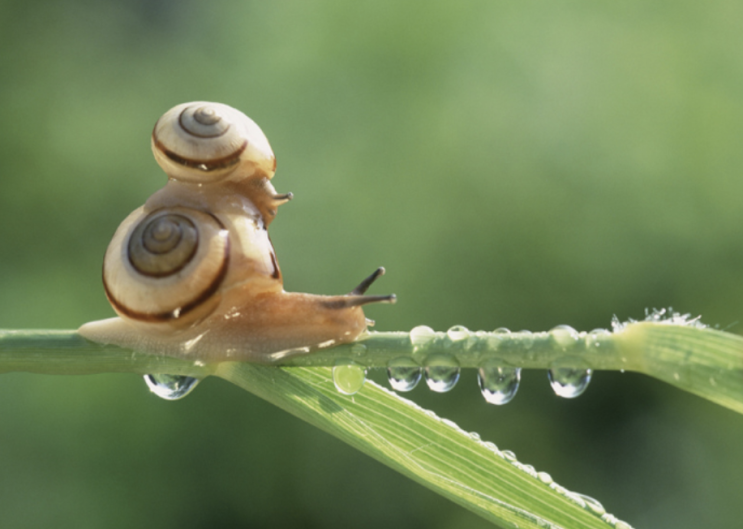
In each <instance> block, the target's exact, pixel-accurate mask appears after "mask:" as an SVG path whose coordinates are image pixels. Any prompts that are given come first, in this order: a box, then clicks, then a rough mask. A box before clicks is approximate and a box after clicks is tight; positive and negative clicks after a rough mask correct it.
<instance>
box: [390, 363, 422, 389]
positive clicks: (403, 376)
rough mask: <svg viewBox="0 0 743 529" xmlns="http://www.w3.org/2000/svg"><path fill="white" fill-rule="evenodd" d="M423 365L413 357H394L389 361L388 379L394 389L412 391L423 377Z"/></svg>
mask: <svg viewBox="0 0 743 529" xmlns="http://www.w3.org/2000/svg"><path fill="white" fill-rule="evenodd" d="M421 374H422V370H421V367H420V366H419V365H418V364H416V363H415V360H413V359H412V358H406V357H400V358H394V359H392V360H390V361H389V362H388V363H387V379H388V380H389V382H390V386H391V387H392V389H394V390H396V391H410V390H412V389H413V388H414V387H415V386H417V385H418V382H420V379H421Z"/></svg>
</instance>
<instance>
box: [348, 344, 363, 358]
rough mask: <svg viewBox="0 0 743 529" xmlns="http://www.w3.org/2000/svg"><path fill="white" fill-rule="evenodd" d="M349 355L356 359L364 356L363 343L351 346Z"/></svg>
mask: <svg viewBox="0 0 743 529" xmlns="http://www.w3.org/2000/svg"><path fill="white" fill-rule="evenodd" d="M351 354H352V355H354V356H356V357H359V356H364V355H365V354H366V346H365V345H364V344H363V343H356V344H353V346H352V347H351Z"/></svg>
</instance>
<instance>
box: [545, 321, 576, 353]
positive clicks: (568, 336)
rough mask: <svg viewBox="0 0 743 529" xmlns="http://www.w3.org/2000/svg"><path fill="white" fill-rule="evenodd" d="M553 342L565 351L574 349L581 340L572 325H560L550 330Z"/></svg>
mask: <svg viewBox="0 0 743 529" xmlns="http://www.w3.org/2000/svg"><path fill="white" fill-rule="evenodd" d="M550 336H551V337H552V340H553V341H554V342H555V343H556V344H557V345H558V346H559V347H561V348H562V349H563V350H565V349H568V348H570V347H573V346H574V345H575V344H576V343H577V342H578V339H579V338H580V335H579V334H578V331H576V330H575V329H573V328H572V327H571V326H570V325H558V326H557V327H554V328H553V329H552V330H550Z"/></svg>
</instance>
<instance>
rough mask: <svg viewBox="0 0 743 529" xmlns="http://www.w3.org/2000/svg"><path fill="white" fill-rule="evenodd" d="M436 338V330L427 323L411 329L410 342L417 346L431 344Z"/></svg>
mask: <svg viewBox="0 0 743 529" xmlns="http://www.w3.org/2000/svg"><path fill="white" fill-rule="evenodd" d="M434 338H436V331H434V330H433V329H432V328H431V327H428V326H427V325H418V326H417V327H413V329H412V330H411V331H410V343H412V344H413V345H414V346H415V347H416V348H417V347H422V346H424V345H427V344H429V343H430V342H432V341H433V339H434Z"/></svg>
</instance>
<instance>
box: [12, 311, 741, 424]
mask: <svg viewBox="0 0 743 529" xmlns="http://www.w3.org/2000/svg"><path fill="white" fill-rule="evenodd" d="M415 342H416V343H415V344H413V342H411V335H410V333H406V332H380V333H377V332H373V333H369V334H368V335H367V336H365V337H364V338H363V339H362V340H359V341H357V342H354V343H351V344H343V345H339V346H336V347H330V348H327V349H322V350H319V351H314V352H312V353H308V354H300V355H297V356H293V357H290V358H287V359H284V360H281V361H278V362H276V363H275V364H273V365H275V366H279V367H313V366H314V367H319V366H333V365H336V364H338V363H348V362H349V361H353V362H355V363H358V364H361V365H363V366H366V367H386V366H387V363H388V362H389V361H390V360H392V359H395V358H399V357H406V358H410V359H412V360H413V361H415V362H416V363H417V364H418V365H421V366H425V365H426V363H427V362H428V361H430V360H431V359H432V358H435V356H436V355H439V354H445V355H449V356H450V357H454V358H456V361H457V362H458V364H459V366H460V367H463V368H477V367H480V366H481V365H482V364H483V362H486V361H495V362H497V363H498V364H499V365H506V366H513V367H522V368H535V369H550V368H552V367H554V363H555V362H557V361H559V362H560V367H574V368H581V369H584V368H591V369H594V370H628V371H637V372H640V373H645V374H647V375H650V376H653V377H656V378H659V379H661V380H663V381H665V382H668V383H669V384H673V385H675V386H677V387H679V388H681V389H683V390H685V391H690V392H692V393H695V394H697V395H700V396H702V397H705V398H707V399H709V400H711V401H713V402H716V403H718V404H721V405H723V406H726V407H728V408H731V409H733V410H735V411H737V412H739V413H743V338H741V337H740V336H737V335H734V334H730V333H725V332H721V331H715V330H712V329H702V328H696V327H691V326H686V325H671V324H667V323H654V322H638V323H630V324H628V325H626V327H625V328H624V329H623V330H621V331H619V332H615V333H589V334H586V333H573V334H570V336H568V337H566V336H565V335H564V333H563V334H560V333H555V332H554V331H550V332H538V333H526V332H520V333H508V334H501V333H495V332H477V333H469V334H468V335H467V337H465V338H464V339H460V340H456V339H454V340H453V339H452V338H450V337H449V335H448V334H447V333H441V332H439V333H433V334H431V335H428V336H426V337H425V340H424V341H421V339H420V337H417V338H416V339H415ZM216 368H217V365H216V364H205V363H203V362H200V361H198V360H196V361H194V360H183V359H179V358H174V357H169V356H163V355H152V354H143V353H137V352H132V351H129V350H126V349H122V348H120V347H116V346H112V345H102V344H98V343H94V342H91V341H88V340H86V339H84V338H82V337H81V336H80V335H78V334H77V332H76V331H49V330H21V331H0V373H6V372H12V371H25V372H31V373H47V374H69V375H72V374H93V373H112V372H131V373H140V374H144V373H150V374H158V373H167V374H171V375H188V376H192V377H196V378H204V377H206V376H208V375H210V374H213V373H214V371H215V369H216Z"/></svg>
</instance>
